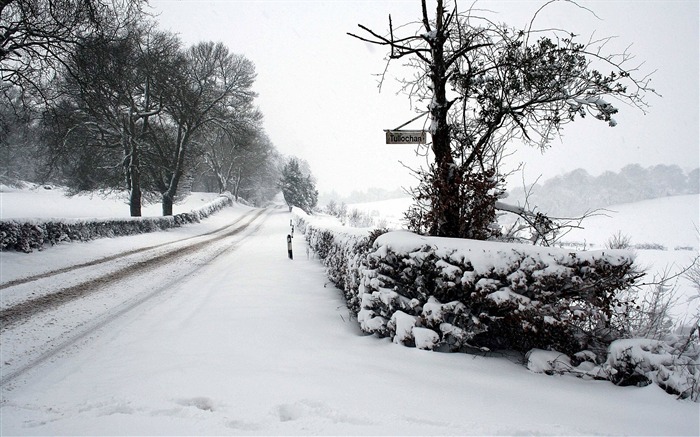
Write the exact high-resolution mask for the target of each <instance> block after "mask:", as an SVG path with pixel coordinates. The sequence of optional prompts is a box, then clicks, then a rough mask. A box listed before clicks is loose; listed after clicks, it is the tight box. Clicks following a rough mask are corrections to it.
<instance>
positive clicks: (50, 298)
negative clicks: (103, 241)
mask: <svg viewBox="0 0 700 437" xmlns="http://www.w3.org/2000/svg"><path fill="white" fill-rule="evenodd" d="M265 211H266V210H264V209H263V210H260V211H258V212H256V213H255V214H254V215H253V217H252V218H250V220H248V222H246V223H244V224H243V225H241V226H238V227H234V226H236V224H237V223H240V221H241V220H242V219H243V218H245V217H248V216H249V215H250V214H246V215H245V216H243V217H241V218H240V219H238V220H236V222H234V223H233V224H231V225H228V226H225V227H223V228H220V229H218V230H216V231H212V232H209V233H207V234H202V235H199V236H195V237H188V238H185V239H182V240H178V241H177V242H182V241H186V240H190V239H192V238H201V237H206V236H212V235H214V236H213V237H212V238H209V239H206V240H203V241H200V242H197V243H194V244H190V245H187V246H185V247H184V248H183V247H175V248H172V249H169V250H168V251H166V252H165V253H163V254H160V255H157V256H154V257H150V258H148V259H146V260H144V261H138V262H136V263H131V264H129V265H127V266H125V267H122V268H120V269H118V270H116V271H113V272H110V273H107V274H105V275H101V276H99V277H97V278H93V279H91V280H88V281H86V282H82V283H80V284H78V285H74V286H72V287H67V288H62V289H59V290H56V291H54V292H50V293H47V294H42V295H41V296H38V297H35V298H32V299H28V300H25V301H22V302H19V303H17V304H15V305H13V306H11V307H9V308H5V309H3V310H0V330H5V329H6V328H8V327H10V326H12V325H13V324H15V323H17V322H18V321H20V320H23V319H26V318H29V317H31V316H32V315H34V314H36V313H38V312H41V311H44V310H46V309H50V308H53V307H56V306H59V305H61V304H63V303H65V302H69V301H71V300H74V299H78V298H80V297H83V296H85V295H86V294H89V293H92V292H94V291H96V290H98V289H99V288H100V287H102V286H104V285H106V284H109V283H111V282H114V281H118V280H122V279H126V278H128V277H130V276H133V275H138V274H141V273H142V272H144V271H146V270H148V269H152V268H154V267H158V266H160V265H163V264H165V263H168V262H172V261H173V260H175V259H178V258H181V257H184V256H185V255H189V254H191V253H194V252H197V251H198V250H200V249H202V248H203V247H205V246H207V245H208V244H210V243H212V242H213V241H216V240H220V239H223V238H226V237H230V236H233V235H236V234H238V233H240V232H241V231H243V230H245V229H246V228H247V227H248V226H249V225H250V224H251V223H252V222H254V221H255V220H256V219H257V218H258V217H260V215H261V214H262V213H263V212H265ZM232 227H233V229H231V228H232ZM175 243H176V242H171V243H163V244H160V245H157V246H151V247H149V248H144V249H136V250H134V251H130V252H124V253H122V254H119V255H118V256H115V257H114V258H113V259H112V260H114V259H117V258H124V257H126V256H129V255H131V254H134V253H141V252H146V251H148V250H152V249H153V248H157V247H162V246H165V245H172V244H175ZM104 260H105V259H104V258H103V259H101V260H98V261H101V262H106V261H104ZM96 264H99V263H95V264H91V265H96ZM81 267H82V265H81ZM77 268H78V267H75V268H67V269H62V270H66V271H61V272H60V273H55V274H53V275H49V276H47V277H51V276H56V275H60V274H64V273H69V272H71V271H73V270H76V269H77Z"/></svg>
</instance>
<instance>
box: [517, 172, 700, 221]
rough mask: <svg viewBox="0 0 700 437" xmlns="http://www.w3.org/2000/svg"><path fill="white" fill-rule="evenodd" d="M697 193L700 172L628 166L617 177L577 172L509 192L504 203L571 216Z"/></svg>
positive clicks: (555, 214) (698, 190)
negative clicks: (527, 204)
mask: <svg viewBox="0 0 700 437" xmlns="http://www.w3.org/2000/svg"><path fill="white" fill-rule="evenodd" d="M699 192H700V169H697V168H696V169H694V170H692V171H689V172H687V173H686V172H684V171H683V170H682V169H681V168H680V167H679V166H677V165H655V166H652V167H648V168H643V167H642V166H640V165H639V164H630V165H627V166H625V167H623V168H622V170H620V171H619V172H618V173H615V172H612V171H606V172H604V173H602V174H601V175H600V176H597V177H594V176H591V175H590V174H588V172H587V171H586V170H584V169H580V168H579V169H576V170H574V171H571V172H569V173H566V174H564V175H562V176H557V177H554V178H552V179H548V180H546V181H544V182H542V183H535V184H534V185H532V186H527V187H521V188H517V189H513V190H511V191H510V192H509V196H508V199H507V201H508V202H509V203H519V204H520V205H523V204H524V203H525V202H526V201H527V203H529V204H531V205H537V207H538V209H539V210H541V211H542V212H544V213H547V214H549V215H553V216H574V215H580V214H583V213H585V212H586V211H587V210H592V209H596V208H605V207H607V206H610V205H616V204H620V203H630V202H638V201H640V200H646V199H654V198H658V197H667V196H677V195H683V194H698V193H699Z"/></svg>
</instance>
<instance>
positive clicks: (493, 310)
mask: <svg viewBox="0 0 700 437" xmlns="http://www.w3.org/2000/svg"><path fill="white" fill-rule="evenodd" d="M362 264H363V265H366V266H367V267H366V269H365V270H364V271H363V272H362V275H361V276H362V281H361V284H360V287H359V288H358V290H357V293H358V295H359V296H358V298H357V300H358V301H360V302H364V303H366V304H367V305H366V306H363V307H362V308H361V309H360V311H359V312H358V318H359V319H360V322H361V323H362V322H363V321H364V322H366V320H365V319H367V318H372V317H375V316H381V317H382V318H385V319H387V320H390V318H391V316H392V314H393V313H394V312H396V311H404V312H406V313H407V314H410V315H412V316H415V317H417V319H416V320H417V325H416V326H418V327H425V328H428V329H433V330H434V331H435V332H436V333H437V334H438V335H439V336H440V339H441V340H442V341H441V342H440V343H439V346H445V347H446V348H449V349H454V348H462V347H463V346H465V345H471V346H475V347H480V348H488V349H510V350H518V351H522V352H527V351H528V350H530V349H532V348H541V349H549V348H553V349H556V350H561V351H564V352H567V353H576V352H578V351H580V350H583V349H597V350H599V351H601V354H602V353H603V352H604V350H605V347H606V346H607V345H608V344H609V343H610V341H612V340H613V339H614V338H616V335H615V334H616V333H615V332H614V329H615V326H616V325H615V317H616V313H615V308H616V307H617V306H624V305H629V304H630V303H629V302H623V301H619V299H618V291H620V290H623V289H626V288H627V287H629V285H630V284H631V282H632V281H633V280H634V278H635V277H636V275H635V271H634V269H633V268H632V257H631V255H630V254H629V253H628V252H625V251H597V252H575V253H573V252H568V251H564V250H558V249H553V248H541V247H532V246H521V245H513V244H504V243H494V242H477V241H473V240H454V239H437V238H430V237H421V236H418V235H415V234H411V233H405V232H403V233H402V232H399V233H396V232H394V233H390V234H387V235H383V236H381V237H379V238H378V239H377V241H376V242H375V243H374V245H373V247H372V249H371V250H370V251H369V252H368V253H367V254H366V255H365V260H364V261H363V263H362ZM391 293H395V294H396V295H395V296H394V295H393V294H391ZM364 294H369V295H373V296H375V298H373V299H364V298H362V295H364ZM374 325H376V324H373V326H374ZM373 332H376V333H377V334H379V335H382V334H383V333H385V332H386V330H385V329H384V327H383V326H382V327H378V328H376V330H375V331H373ZM388 332H389V333H391V332H392V331H391V329H389V330H388Z"/></svg>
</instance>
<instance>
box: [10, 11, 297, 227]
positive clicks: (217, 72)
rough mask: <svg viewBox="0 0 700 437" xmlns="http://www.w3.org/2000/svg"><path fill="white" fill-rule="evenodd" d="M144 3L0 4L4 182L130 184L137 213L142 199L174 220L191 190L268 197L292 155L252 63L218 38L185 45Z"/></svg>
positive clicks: (89, 187)
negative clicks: (266, 117) (264, 103)
mask: <svg viewBox="0 0 700 437" xmlns="http://www.w3.org/2000/svg"><path fill="white" fill-rule="evenodd" d="M143 4H144V2H142V1H138V0H120V1H104V0H61V1H60V2H59V1H58V0H49V1H41V2H40V1H36V0H10V1H0V73H1V74H2V84H1V88H0V178H2V179H4V180H9V181H12V180H29V181H34V182H46V181H52V182H56V183H61V184H63V185H65V186H67V187H69V188H70V189H71V190H72V191H73V192H80V191H93V190H127V191H128V193H129V204H130V212H131V215H132V216H140V215H141V205H142V203H143V202H144V201H160V202H161V203H162V208H163V215H172V213H173V203H174V202H175V201H176V200H177V199H178V197H180V196H182V195H184V194H187V193H188V192H189V191H190V190H191V189H193V188H196V189H198V190H204V191H219V192H223V191H230V192H231V193H233V194H234V195H235V196H236V198H238V197H239V196H240V197H242V198H245V199H247V200H248V201H250V202H252V203H255V204H262V203H264V202H266V201H268V200H270V199H272V198H273V197H274V196H276V195H277V193H279V190H280V186H279V181H280V177H281V171H282V168H283V165H284V163H285V161H286V160H285V159H284V158H283V157H282V156H281V155H280V153H279V152H278V151H277V150H276V148H275V146H274V145H273V144H272V142H271V140H270V139H269V138H268V136H267V135H266V134H265V131H264V129H263V124H262V120H263V116H262V114H261V112H260V111H259V110H258V108H257V107H256V106H255V103H254V99H255V97H256V93H255V92H254V90H253V85H254V82H255V78H256V72H255V66H254V65H253V63H252V62H251V61H250V60H249V59H247V58H246V57H245V56H243V55H240V54H236V53H233V52H232V51H230V49H229V48H228V47H226V46H225V45H224V44H222V43H215V42H200V43H197V44H194V45H192V46H185V45H184V44H183V43H182V41H181V40H180V39H179V38H178V37H177V36H176V35H175V34H173V33H170V32H166V31H162V30H159V29H158V28H157V26H156V23H154V22H153V21H152V20H151V18H150V17H149V16H148V15H147V14H146V13H145V12H144V11H143V8H142V5H143ZM17 29H19V30H17ZM18 32H19V33H18Z"/></svg>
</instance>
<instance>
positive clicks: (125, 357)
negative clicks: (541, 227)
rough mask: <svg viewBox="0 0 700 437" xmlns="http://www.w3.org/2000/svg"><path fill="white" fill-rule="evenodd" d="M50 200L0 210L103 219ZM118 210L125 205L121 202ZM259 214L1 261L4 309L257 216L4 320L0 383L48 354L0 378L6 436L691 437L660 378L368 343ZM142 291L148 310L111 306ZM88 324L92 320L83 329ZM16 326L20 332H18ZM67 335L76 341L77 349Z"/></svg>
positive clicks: (696, 419) (694, 422) (89, 207)
mask: <svg viewBox="0 0 700 437" xmlns="http://www.w3.org/2000/svg"><path fill="white" fill-rule="evenodd" d="M38 193H41V194H38ZM56 193H58V191H56V190H44V191H36V192H35V195H36V197H35V198H34V200H33V201H31V202H29V203H31V205H32V207H37V208H39V210H42V211H43V212H42V211H38V210H33V211H32V212H31V214H30V213H23V212H22V208H21V207H19V206H17V203H16V199H19V198H22V197H23V194H24V193H22V192H17V191H15V192H14V193H2V205H1V208H2V217H10V215H5V211H8V214H9V213H10V212H12V214H15V216H16V217H18V216H25V217H26V216H32V217H36V216H42V217H51V216H66V217H95V216H102V215H101V214H100V213H97V210H98V207H97V206H93V202H96V203H99V202H97V201H96V200H94V199H93V201H91V202H81V204H80V205H79V206H77V205H76V206H73V205H75V204H74V203H72V202H73V200H74V199H75V198H73V199H63V198H60V197H58V198H57V197H52V196H56ZM10 194H11V195H10ZM59 195H60V194H59ZM191 197H192V199H188V200H189V201H188V202H186V203H184V204H182V205H180V206H179V207H177V208H176V211H177V212H182V211H187V210H189V209H192V208H194V207H197V206H200V205H201V203H197V202H200V201H201V200H200V199H202V198H203V197H204V196H203V195H199V194H195V195H193V196H191ZM190 201H191V202H194V203H190ZM50 205H57V206H59V208H60V209H59V210H51V211H49V206H50ZM95 205H96V204H95ZM157 207H158V206H157V205H156V208H157ZM118 208H121V209H122V210H124V211H128V208H127V207H126V205H124V204H123V203H122V204H118ZM125 214H126V212H125V213H119V215H120V216H124V215H125ZM253 214H257V212H256V211H252V210H251V208H248V207H244V206H240V205H237V206H235V207H233V208H227V209H225V210H224V211H222V212H220V213H217V214H216V215H215V216H213V217H211V218H209V219H207V220H205V221H203V222H202V223H200V224H196V225H189V226H186V227H183V228H178V229H172V230H169V231H167V232H161V233H156V234H146V235H138V236H133V237H124V238H116V239H102V240H96V241H93V242H89V243H74V244H61V245H58V246H55V247H52V248H48V249H46V250H44V251H42V252H34V253H32V254H23V253H14V252H12V253H8V252H4V253H0V266H1V268H2V270H1V271H0V293H2V294H0V296H2V301H3V302H2V305H3V306H2V308H5V296H6V293H7V292H8V290H12V288H5V285H6V284H7V282H8V281H10V280H13V279H18V278H22V277H26V276H29V275H36V274H38V273H41V272H46V271H50V270H55V269H58V268H63V267H68V266H71V265H75V264H79V263H86V262H88V261H90V260H94V259H99V258H103V257H106V256H108V255H115V254H118V253H121V252H124V251H126V250H129V251H135V250H137V249H139V248H144V247H150V246H155V245H158V244H166V243H168V242H173V241H175V240H180V242H179V243H177V244H185V243H184V242H183V241H184V239H185V238H192V239H193V241H199V240H198V239H201V238H209V237H206V236H202V237H197V236H198V235H204V234H209V235H210V236H212V235H213V236H216V235H218V234H217V233H216V232H217V230H218V229H221V228H222V227H225V226H227V225H231V224H232V223H235V222H236V221H237V220H243V221H242V222H241V223H244V222H245V223H247V221H250V223H251V225H250V226H248V227H247V228H246V229H245V230H240V231H238V230H234V231H232V232H228V233H226V234H225V235H224V234H222V236H221V238H217V239H216V240H212V243H211V244H210V245H205V246H204V249H202V250H198V251H193V252H191V253H187V254H185V255H183V256H181V257H179V258H176V259H174V260H172V261H168V262H164V263H161V264H158V265H154V266H147V268H145V270H144V271H143V272H141V273H135V274H134V275H133V277H131V278H127V279H117V280H116V282H110V284H108V285H105V288H104V289H102V288H99V289H97V290H96V291H95V292H94V293H93V294H91V295H90V296H91V297H90V299H89V305H88V303H87V302H86V304H85V307H84V308H81V307H80V305H77V306H75V305H73V306H72V308H71V305H65V306H62V307H60V308H50V309H49V310H47V311H48V314H50V315H51V317H50V318H47V317H43V316H42V315H41V314H38V315H35V316H34V317H32V318H30V319H29V320H27V321H24V322H22V323H20V325H21V326H20V327H17V326H10V327H7V326H5V325H4V322H3V327H2V328H0V329H2V331H0V333H1V334H2V339H1V340H2V341H1V343H2V349H0V354H1V355H2V357H1V360H0V364H1V365H2V366H3V367H2V369H3V372H4V371H5V370H4V369H6V368H7V366H10V367H12V366H13V364H12V361H13V360H22V359H23V356H24V355H22V356H20V355H21V354H19V352H17V354H16V355H15V353H14V352H13V351H26V353H25V352H23V354H25V355H26V356H29V355H31V354H36V353H37V352H36V351H32V347H35V348H42V347H44V348H47V349H48V350H51V351H52V352H51V353H50V354H48V355H47V356H45V357H44V358H43V359H42V360H38V361H37V363H36V364H35V365H33V366H29V367H28V368H27V369H26V370H24V371H23V372H20V373H19V374H17V376H15V377H14V378H13V379H11V380H9V381H7V382H6V383H3V385H2V401H1V404H0V423H1V425H0V434H1V435H3V436H4V435H250V434H254V435H280V434H287V435H290V434H292V435H311V434H336V435H337V434H342V435H370V434H371V435H378V434H382V435H397V434H408V435H445V434H451V435H454V434H462V435H513V434H528V435H533V434H534V435H623V434H624V435H699V434H700V411H699V409H698V406H697V404H696V403H692V402H689V401H677V400H675V398H674V397H673V396H669V395H668V394H666V393H665V392H663V390H661V389H660V388H659V387H658V386H656V385H650V386H647V387H644V388H636V387H616V386H614V385H612V384H610V383H609V382H604V381H603V382H599V381H584V380H581V379H577V378H574V377H561V376H559V377H557V376H545V375H542V374H535V373H532V372H529V371H528V370H527V369H525V367H523V366H522V365H520V363H515V362H513V361H512V360H511V359H509V358H508V357H483V356H474V355H463V354H441V353H435V352H427V351H421V350H417V349H410V348H405V347H402V346H398V345H394V344H392V343H391V342H390V341H389V340H387V339H383V340H379V339H377V338H375V337H367V336H363V335H361V334H360V333H359V330H358V328H357V324H356V322H355V321H353V320H350V318H349V317H348V314H347V310H346V309H345V306H344V302H343V300H342V296H341V294H340V292H339V291H337V290H335V289H334V288H333V287H332V286H331V285H329V284H328V283H327V280H326V278H325V275H324V272H323V268H322V266H321V265H320V263H319V262H318V261H317V260H316V259H313V257H310V258H307V253H306V245H305V242H304V241H303V239H302V238H299V236H297V238H295V239H294V242H293V245H294V254H295V257H294V260H292V261H290V260H289V259H287V253H286V244H285V237H286V235H287V233H288V232H289V220H290V214H289V213H288V212H287V209H286V208H276V209H274V208H273V209H269V210H266V211H263V212H262V213H261V214H260V215H259V216H257V218H254V217H253ZM153 215H155V214H153ZM633 238H635V237H634V236H633ZM188 241H190V240H188ZM635 241H637V240H636V238H635ZM210 246H211V247H210ZM164 247H167V246H164ZM154 250H160V249H154ZM144 253H147V251H146V252H144ZM176 254H177V253H176ZM139 256H140V255H139ZM108 264H109V263H104V264H100V265H99V266H97V267H95V266H93V267H88V268H87V270H86V272H89V273H90V274H98V272H94V271H93V270H91V269H98V270H100V271H101V270H102V269H105V270H108V269H109V268H110V267H109V265H108ZM78 272H82V270H77V271H75V272H74V273H73V274H72V277H71V276H70V275H69V277H68V278H64V277H62V276H59V277H57V279H56V281H62V282H61V283H59V284H51V285H52V286H56V285H57V286H59V287H60V286H66V287H68V286H70V285H71V284H72V281H76V280H78V279H79V277H80V276H81V275H83V274H87V273H78ZM26 285H27V284H25V286H26ZM164 285H167V287H164ZM47 286H48V285H47ZM141 288H143V290H142V292H143V296H145V297H144V298H143V299H141V298H139V299H141V300H138V301H136V302H132V303H130V302H131V301H127V302H126V306H118V305H123V304H115V305H117V306H118V308H122V309H120V310H119V311H117V312H114V311H112V310H111V308H108V304H109V305H112V304H110V302H116V300H115V299H117V300H118V298H119V296H120V295H121V294H126V293H127V292H128V293H137V292H139V289H141ZM37 291H39V290H38V288H37ZM30 292H31V291H30ZM146 297H147V298H146ZM80 302H82V301H80ZM64 307H65V309H64ZM100 307H103V308H100ZM87 312H89V313H90V314H89V315H84V314H83V313H87ZM79 317H85V318H86V320H88V322H86V323H85V324H84V325H81V326H82V327H81V326H78V327H76V328H65V329H66V330H67V332H66V333H65V334H63V337H61V338H60V339H59V340H58V341H54V342H53V343H51V342H49V343H48V344H47V343H45V342H43V341H42V340H41V338H40V337H41V335H43V333H44V332H49V333H51V332H53V333H56V332H58V333H59V334H60V331H61V329H62V328H61V327H62V326H68V325H70V323H69V322H70V321H71V320H73V319H76V318H79ZM84 326H92V327H91V328H90V329H89V330H87V331H80V330H81V329H83V327H84ZM20 328H21V329H24V330H25V331H24V332H27V333H30V334H28V335H27V336H26V337H23V338H22V337H18V332H19V331H21V329H20ZM76 332H83V333H82V334H80V336H79V338H76V339H74V341H73V340H71V339H72V336H73V335H74V334H75V333H76ZM61 342H62V343H61ZM57 344H58V345H59V346H60V345H62V347H61V348H56V347H55V346H56V345H57ZM8 363H9V364H8ZM6 376H7V375H6V374H4V375H3V381H5V379H4V378H5V377H6Z"/></svg>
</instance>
